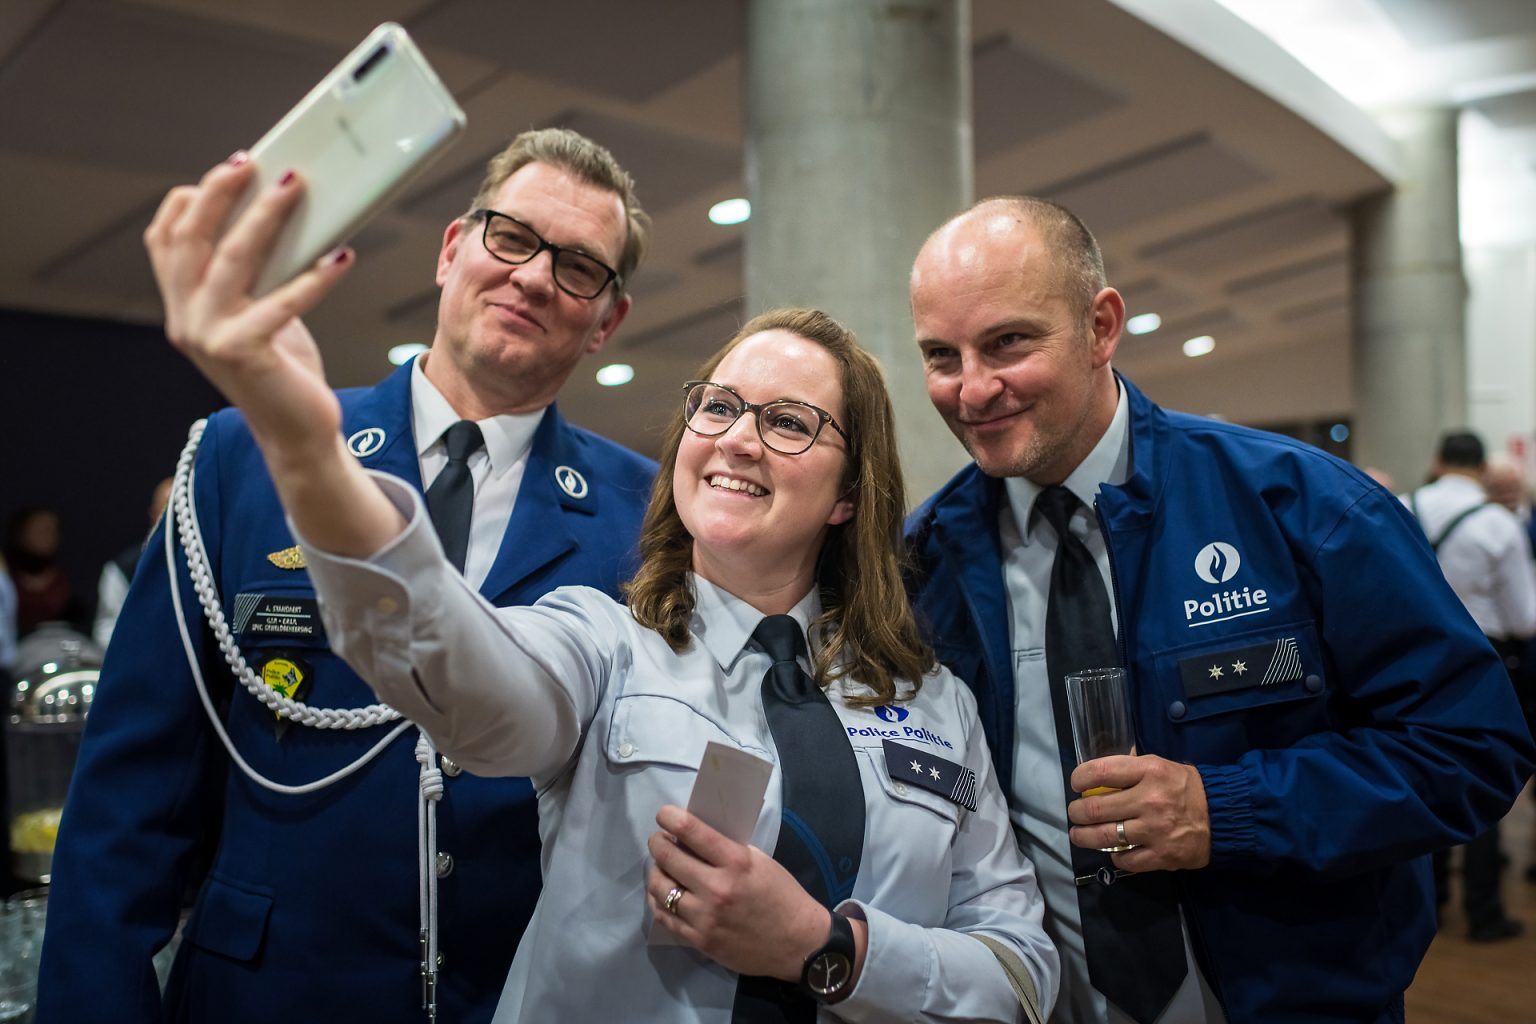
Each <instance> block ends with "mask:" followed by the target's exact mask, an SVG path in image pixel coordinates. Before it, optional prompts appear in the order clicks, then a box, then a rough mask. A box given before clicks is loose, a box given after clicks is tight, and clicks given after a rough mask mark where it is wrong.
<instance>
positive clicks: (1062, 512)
mask: <svg viewBox="0 0 1536 1024" xmlns="http://www.w3.org/2000/svg"><path fill="white" fill-rule="evenodd" d="M1082 505H1083V503H1082V502H1081V501H1079V500H1078V497H1077V495H1075V494H1073V493H1072V492H1071V491H1069V490H1067V489H1066V488H1065V487H1062V486H1061V485H1060V484H1058V485H1056V486H1055V487H1047V488H1046V489H1045V490H1043V491H1041V492H1040V495H1039V497H1037V498H1035V511H1036V512H1037V513H1038V514H1040V515H1042V516H1044V517H1045V521H1046V522H1048V523H1050V524H1051V529H1053V530H1055V531H1056V536H1057V537H1065V536H1066V535H1067V523H1068V522H1069V521H1070V520H1071V518H1072V514H1073V513H1074V512H1076V511H1077V510H1078V509H1079V508H1081V507H1082Z"/></svg>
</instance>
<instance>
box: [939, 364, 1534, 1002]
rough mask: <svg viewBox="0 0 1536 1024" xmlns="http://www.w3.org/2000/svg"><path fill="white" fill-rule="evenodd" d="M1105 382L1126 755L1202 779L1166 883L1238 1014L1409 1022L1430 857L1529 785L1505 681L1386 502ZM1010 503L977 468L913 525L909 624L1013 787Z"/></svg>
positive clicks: (1426, 928) (1426, 937)
mask: <svg viewBox="0 0 1536 1024" xmlns="http://www.w3.org/2000/svg"><path fill="white" fill-rule="evenodd" d="M1121 383H1122V384H1123V385H1124V387H1125V388H1126V391H1127V394H1128V396H1129V404H1130V418H1131V428H1130V430H1131V454H1132V472H1131V476H1130V478H1129V479H1128V480H1127V481H1126V482H1125V484H1124V485H1123V486H1120V487H1108V486H1106V487H1104V488H1102V489H1101V490H1100V492H1099V497H1098V500H1097V502H1096V503H1095V508H1096V511H1097V513H1098V517H1099V521H1100V525H1101V528H1102V530H1103V532H1104V536H1105V540H1106V543H1107V546H1108V550H1109V555H1110V566H1111V578H1112V580H1113V583H1114V587H1113V589H1114V594H1113V597H1114V600H1115V603H1116V608H1117V611H1118V619H1119V624H1120V637H1119V642H1120V647H1121V651H1122V655H1123V657H1124V663H1125V665H1126V666H1127V668H1128V670H1129V675H1130V677H1131V680H1132V692H1133V704H1134V707H1133V709H1132V713H1133V716H1134V719H1135V725H1136V735H1137V745H1138V749H1139V750H1140V751H1141V752H1143V753H1150V754H1157V755H1160V756H1162V757H1165V758H1168V759H1170V760H1174V761H1180V762H1185V763H1190V764H1193V765H1195V766H1196V767H1197V768H1198V769H1199V772H1200V775H1201V778H1202V779H1203V780H1204V783H1205V791H1206V798H1207V800H1208V803H1209V809H1210V822H1211V863H1210V864H1209V866H1207V867H1205V868H1203V869H1200V870H1198V871H1184V872H1179V873H1177V875H1176V880H1177V883H1178V888H1179V893H1180V899H1181V904H1182V906H1183V909H1184V913H1185V917H1186V920H1187V921H1188V924H1189V929H1190V933H1191V938H1192V940H1193V945H1194V950H1195V956H1196V958H1197V959H1198V961H1199V964H1200V967H1201V969H1202V971H1203V972H1204V974H1205V976H1206V978H1207V980H1209V981H1210V982H1211V984H1212V985H1213V987H1214V988H1215V990H1216V992H1217V994H1218V996H1219V997H1220V999H1221V1003H1222V1006H1223V1007H1224V1009H1225V1011H1226V1014H1227V1018H1228V1020H1229V1021H1232V1022H1233V1024H1239V1022H1246V1021H1264V1022H1275V1021H1295V1020H1307V1021H1314V1022H1316V1021H1337V1022H1340V1024H1342V1022H1345V1021H1348V1022H1351V1024H1359V1022H1362V1021H1366V1022H1370V1021H1401V1020H1402V1013H1403V1010H1402V994H1403V992H1404V990H1405V989H1406V988H1407V987H1408V984H1409V982H1410V981H1412V979H1413V974H1414V971H1415V969H1416V968H1417V966H1418V964H1419V961H1420V960H1421V959H1422V957H1423V955H1424V952H1425V950H1426V949H1427V948H1428V947H1429V943H1430V939H1431V938H1432V937H1433V935H1434V932H1435V907H1434V900H1433V895H1432V893H1433V890H1432V887H1431V884H1430V876H1429V866H1428V858H1427V857H1425V856H1423V855H1424V854H1426V853H1428V852H1429V851H1430V850H1433V849H1435V848H1437V847H1444V846H1447V845H1450V844H1453V843H1459V842H1465V841H1467V840H1469V839H1471V838H1472V837H1474V836H1476V835H1478V834H1480V833H1481V832H1483V831H1484V830H1485V829H1486V828H1487V827H1488V826H1489V825H1490V824H1491V823H1492V822H1495V821H1497V820H1498V819H1499V818H1500V817H1501V816H1502V815H1503V814H1504V813H1505V812H1506V811H1507V810H1508V809H1509V807H1510V805H1511V803H1512V802H1513V800H1514V799H1515V797H1516V795H1517V794H1518V793H1519V791H1520V788H1521V786H1522V785H1523V784H1524V782H1525V780H1526V778H1527V777H1528V776H1529V774H1530V770H1531V763H1532V758H1533V750H1532V744H1531V738H1530V736H1529V734H1528V733H1527V732H1526V729H1525V727H1524V725H1522V724H1521V722H1520V715H1519V710H1518V708H1517V706H1516V703H1515V698H1514V694H1513V691H1512V688H1511V686H1510V682H1509V677H1508V675H1507V674H1506V672H1505V670H1504V668H1503V666H1502V664H1501V663H1500V662H1499V660H1498V658H1497V656H1496V655H1495V654H1494V653H1493V651H1492V649H1491V648H1490V647H1489V645H1488V642H1487V640H1486V639H1485V638H1484V637H1483V635H1482V633H1481V632H1480V631H1479V630H1478V628H1477V626H1476V625H1475V624H1474V623H1473V621H1472V619H1471V618H1470V617H1469V616H1468V615H1467V613H1466V611H1465V609H1464V608H1463V607H1462V605H1461V602H1460V601H1458V600H1457V598H1456V595H1455V594H1454V593H1453V592H1452V591H1451V589H1450V587H1449V586H1448V585H1447V584H1446V582H1445V579H1444V577H1443V576H1442V575H1441V573H1440V569H1439V566H1438V565H1437V564H1436V562H1435V559H1434V556H1433V555H1432V554H1431V553H1430V550H1429V546H1428V544H1427V543H1426V542H1425V540H1424V535H1423V532H1422V531H1421V530H1420V529H1419V527H1418V525H1417V524H1416V523H1415V522H1414V520H1413V519H1412V517H1411V516H1409V515H1408V513H1407V512H1406V510H1405V509H1404V508H1403V506H1402V504H1401V503H1400V502H1399V501H1397V500H1396V499H1395V498H1394V497H1393V496H1392V495H1391V494H1389V493H1387V492H1386V491H1385V490H1383V489H1382V488H1380V487H1379V486H1377V485H1376V484H1375V483H1374V482H1372V481H1371V480H1369V479H1368V478H1367V477H1365V476H1364V475H1363V474H1361V473H1359V472H1358V471H1356V470H1355V469H1354V468H1353V467H1351V466H1350V465H1348V464H1347V463H1345V462H1342V461H1340V460H1338V459H1336V458H1333V457H1332V456H1329V455H1327V454H1325V453H1323V452H1321V451H1319V450H1317V449H1315V448H1312V447H1310V446H1308V445H1305V444H1302V443H1300V442H1297V441H1293V440H1290V439H1287V438H1284V437H1278V436H1275V435H1271V434H1266V433H1262V432H1260V431H1255V430H1250V429H1246V428H1243V427H1237V426H1233V425H1231V424H1227V423H1221V422H1217V421H1214V420H1208V419H1203V418H1200V417H1196V416H1189V415H1185V414H1181V413H1174V412H1166V411H1164V410H1163V409H1161V408H1159V407H1158V406H1156V405H1155V404H1153V403H1152V402H1151V401H1149V400H1148V399H1147V398H1146V397H1145V396H1143V395H1142V394H1141V392H1139V391H1138V390H1137V389H1136V388H1135V387H1134V386H1133V385H1132V384H1131V383H1130V382H1129V381H1127V380H1125V379H1124V378H1121ZM1005 501H1006V496H1005V492H1004V488H1003V486H1002V482H1001V481H1000V480H997V479H993V478H989V477H987V476H985V475H984V474H982V473H981V471H980V470H979V469H978V468H977V467H976V466H975V465H972V466H970V467H968V468H966V469H965V470H963V471H961V472H960V473H959V474H958V475H957V476H955V477H954V478H953V479H952V480H951V481H950V482H949V483H948V484H946V485H945V486H944V487H943V488H942V489H941V490H940V491H938V492H937V493H936V494H934V495H933V496H932V497H931V498H930V499H929V500H928V501H927V502H925V503H924V504H923V505H922V506H921V507H920V508H918V510H917V511H915V512H914V513H913V515H912V517H911V518H910V519H909V522H908V536H909V541H910V543H911V545H912V549H913V557H914V570H913V574H912V577H911V579H910V583H911V589H912V593H913V595H914V601H915V603H916V604H917V606H918V608H919V612H920V617H921V618H922V619H923V620H924V624H925V627H926V628H927V629H928V630H929V631H930V638H931V640H932V641H933V643H934V645H935V648H936V651H937V653H938V656H939V658H940V659H941V660H942V661H943V662H944V663H945V664H946V665H947V666H949V668H950V669H951V670H952V671H954V673H955V674H956V675H958V676H959V677H960V678H962V679H965V680H968V681H969V682H970V684H971V687H972V689H973V690H975V692H976V697H977V702H978V704H979V707H980V713H981V717H982V721H983V724H984V727H985V731H986V735H987V741H988V743H989V744H990V745H991V748H992V753H993V757H994V759H995V761H996V763H997V769H998V776H999V778H1000V779H1001V780H1002V781H1003V785H1004V786H1005V787H1008V786H1009V785H1010V784H1011V781H1012V779H1013V771H1014V742H1015V741H1014V713H1015V711H1014V686H1013V683H1014V677H1013V671H1012V662H1011V659H1010V652H1009V649H1008V646H1009V642H1008V637H1009V611H1008V595H1007V592H1006V590H1005V586H1004V582H1003V573H1002V568H1001V558H1002V553H1001V550H1000V542H999V539H998V512H999V509H1000V507H1001V505H1002V503H1003V502H1005ZM1235 663H1241V670H1240V671H1234V667H1233V666H1234V664H1235ZM1213 669H1218V670H1220V671H1219V672H1213V671H1212V670H1213ZM1033 713H1038V714H1042V715H1050V714H1051V709H1050V708H1049V707H1041V708H1038V709H1034V712H1033Z"/></svg>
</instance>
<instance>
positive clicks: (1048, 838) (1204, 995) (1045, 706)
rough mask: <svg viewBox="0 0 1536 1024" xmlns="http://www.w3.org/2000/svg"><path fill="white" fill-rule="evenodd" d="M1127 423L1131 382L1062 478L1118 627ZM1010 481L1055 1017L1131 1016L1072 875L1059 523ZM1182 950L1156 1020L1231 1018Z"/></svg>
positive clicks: (1030, 790)
mask: <svg viewBox="0 0 1536 1024" xmlns="http://www.w3.org/2000/svg"><path fill="white" fill-rule="evenodd" d="M1117 386H1118V385H1117ZM1129 422H1130V412H1129V409H1128V408H1127V406H1126V399H1125V389H1124V388H1121V389H1120V401H1119V403H1118V404H1117V405H1116V407H1115V415H1114V417H1113V418H1112V419H1111V420H1110V423H1109V428H1108V429H1107V430H1105V431H1104V436H1103V437H1101V438H1099V442H1098V444H1096V445H1094V447H1093V450H1092V451H1091V452H1089V453H1088V455H1087V457H1086V458H1084V459H1083V461H1082V462H1081V463H1079V464H1078V466H1077V468H1076V469H1074V470H1073V471H1072V473H1071V475H1070V476H1068V477H1067V478H1066V479H1065V480H1063V481H1062V486H1063V487H1065V488H1067V490H1069V491H1071V492H1072V493H1073V495H1075V496H1076V497H1077V499H1078V500H1079V501H1081V502H1082V503H1083V506H1082V507H1081V508H1079V509H1078V510H1077V511H1076V512H1075V513H1073V515H1072V518H1071V519H1070V520H1069V521H1068V523H1067V529H1069V530H1071V531H1072V534H1073V535H1074V536H1075V537H1077V538H1078V539H1079V540H1081V541H1082V542H1083V544H1084V546H1085V547H1087V549H1088V551H1089V553H1090V554H1092V555H1093V561H1094V564H1095V565H1097V566H1098V568H1099V573H1100V575H1102V576H1103V578H1104V589H1105V592H1106V593H1108V594H1110V595H1111V599H1110V615H1111V616H1112V617H1113V618H1114V620H1115V628H1116V631H1117V632H1118V630H1119V627H1120V621H1119V614H1120V609H1119V608H1118V607H1117V606H1116V604H1115V601H1114V596H1113V595H1114V593H1115V591H1114V586H1113V582H1112V580H1111V578H1110V571H1109V553H1108V551H1106V550H1105V547H1104V535H1103V534H1102V533H1101V532H1100V531H1099V526H1098V518H1097V516H1096V515H1095V513H1094V511H1093V502H1094V498H1095V497H1097V496H1098V493H1099V485H1100V484H1106V483H1107V484H1111V485H1118V484H1123V483H1125V481H1126V479H1127V478H1128V477H1129V476H1130V475H1131V445H1130V434H1129V431H1128V429H1127V428H1128V424H1129ZM1004 486H1005V487H1006V489H1007V492H1008V503H1007V505H1005V506H1004V507H1003V509H1002V511H1001V512H1000V513H999V523H998V527H999V530H998V534H999V538H1000V539H1001V542H1002V548H1003V551H1004V553H1005V554H1006V561H1005V562H1004V563H1003V582H1004V583H1005V584H1006V586H1007V588H1008V607H1009V614H1010V619H1011V626H1010V629H1011V632H1012V636H1011V638H1010V639H1011V647H1010V650H1011V651H1012V653H1013V673H1014V675H1013V687H1014V721H1015V723H1017V724H1016V725H1015V731H1014V734H1015V736H1016V738H1017V740H1018V744H1017V748H1016V750H1015V753H1014V762H1013V764H1014V768H1013V807H1012V813H1013V822H1014V825H1015V827H1017V828H1018V830H1019V841H1020V842H1021V843H1022V844H1023V846H1024V852H1025V853H1026V854H1028V855H1029V858H1030V860H1031V861H1032V862H1033V864H1034V865H1035V869H1036V870H1037V871H1038V872H1039V879H1040V887H1041V888H1042V889H1043V890H1045V894H1046V902H1047V906H1048V907H1049V910H1050V913H1049V914H1048V915H1047V918H1046V925H1047V927H1048V929H1049V931H1050V934H1051V938H1052V939H1054V940H1055V942H1056V946H1057V949H1058V950H1059V951H1060V953H1061V968H1062V991H1061V998H1060V999H1059V1000H1057V1003H1056V1012H1055V1013H1054V1014H1052V1015H1051V1024H1129V1021H1130V1018H1129V1017H1127V1016H1126V1015H1125V1014H1124V1013H1121V1012H1120V1010H1119V1008H1118V1007H1116V1006H1114V1005H1112V1004H1111V1003H1109V1001H1108V1000H1106V999H1105V998H1104V996H1103V995H1102V994H1100V993H1099V991H1098V990H1097V989H1095V988H1094V987H1093V984H1092V982H1090V981H1089V979H1088V959H1087V954H1086V953H1085V952H1084V949H1083V921H1082V915H1081V914H1080V913H1079V911H1078V903H1077V885H1076V883H1075V881H1074V880H1073V871H1072V853H1071V842H1070V841H1069V840H1068V839H1067V827H1068V826H1067V805H1066V801H1065V800H1063V799H1062V779H1061V755H1060V753H1059V751H1058V745H1057V742H1056V719H1055V717H1054V713H1053V711H1052V709H1051V684H1050V679H1049V675H1048V673H1047V671H1046V662H1045V615H1046V610H1047V606H1048V605H1049V603H1050V593H1051V567H1052V565H1053V564H1054V563H1055V561H1056V548H1057V540H1056V531H1055V530H1053V529H1051V525H1050V524H1049V523H1047V522H1045V520H1044V519H1043V518H1041V519H1040V521H1039V522H1037V523H1035V524H1033V525H1034V529H1033V530H1031V529H1030V526H1031V523H1030V513H1031V510H1032V509H1033V508H1034V504H1035V499H1036V498H1037V497H1039V496H1040V491H1041V490H1042V488H1041V487H1040V486H1039V485H1037V484H1034V483H1031V482H1030V481H1028V480H1025V479H1024V478H1023V477H1009V478H1008V479H1007V480H1006V481H1005V482H1004ZM1134 838H1135V836H1134V835H1132V839H1134ZM1181 923H1182V922H1181ZM1184 955H1185V959H1186V960H1187V961H1188V964H1189V973H1188V974H1186V975H1185V977H1184V984H1183V985H1182V986H1181V987H1180V988H1179V990H1178V991H1177V992H1175V993H1174V996H1173V998H1172V999H1171V1000H1170V1001H1169V1003H1168V1006H1167V1007H1166V1008H1165V1009H1164V1011H1163V1013H1162V1015H1161V1016H1160V1017H1158V1024H1222V1022H1223V1021H1224V1020H1225V1018H1224V1016H1223V1015H1222V1013H1221V1004H1220V1003H1218V1002H1217V1001H1216V997H1215V995H1214V994H1213V993H1212V992H1211V990H1210V986H1209V985H1207V984H1206V983H1205V980H1204V978H1203V977H1202V976H1201V974H1200V969H1199V967H1198V966H1197V965H1196V963H1195V958H1194V951H1193V949H1192V948H1191V946H1190V942H1189V931H1188V929H1187V928H1185V929H1184Z"/></svg>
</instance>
